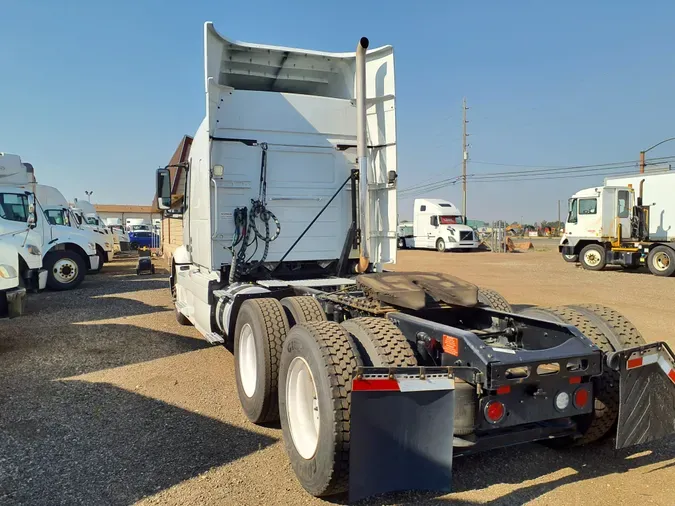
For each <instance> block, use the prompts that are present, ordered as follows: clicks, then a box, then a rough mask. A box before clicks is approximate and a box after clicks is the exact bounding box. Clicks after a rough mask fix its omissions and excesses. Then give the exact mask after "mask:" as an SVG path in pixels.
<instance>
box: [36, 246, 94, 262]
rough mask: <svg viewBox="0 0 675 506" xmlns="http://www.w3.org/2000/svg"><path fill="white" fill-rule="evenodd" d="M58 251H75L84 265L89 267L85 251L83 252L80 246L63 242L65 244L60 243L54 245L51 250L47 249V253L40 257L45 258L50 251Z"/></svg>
mask: <svg viewBox="0 0 675 506" xmlns="http://www.w3.org/2000/svg"><path fill="white" fill-rule="evenodd" d="M59 250H68V251H76V252H77V253H79V255H80V256H81V257H82V260H84V261H85V263H86V265H89V255H88V254H87V252H86V250H84V248H82V246H80V245H79V244H76V243H73V242H65V243H63V242H62V243H58V244H55V245H54V246H53V247H52V248H50V249H49V251H47V252H46V253H45V254H44V255H43V256H42V258H44V257H46V256H47V255H48V254H49V253H51V252H52V251H59Z"/></svg>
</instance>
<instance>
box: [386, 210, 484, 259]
mask: <svg viewBox="0 0 675 506" xmlns="http://www.w3.org/2000/svg"><path fill="white" fill-rule="evenodd" d="M400 232H401V227H400V228H399V237H398V247H399V248H400V249H403V248H418V249H435V250H437V251H440V252H443V251H460V250H465V251H466V250H469V251H470V250H475V249H478V247H479V246H480V239H479V238H478V234H476V232H475V231H474V229H473V228H471V227H470V226H468V225H467V224H466V220H465V217H464V216H462V213H461V211H460V210H459V209H458V208H457V207H456V206H455V205H454V204H452V203H451V202H448V201H447V200H442V199H415V201H414V203H413V223H412V230H411V229H410V227H408V229H407V233H406V234H401V233H400Z"/></svg>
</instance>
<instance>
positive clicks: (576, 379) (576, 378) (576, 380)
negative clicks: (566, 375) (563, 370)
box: [570, 376, 581, 385]
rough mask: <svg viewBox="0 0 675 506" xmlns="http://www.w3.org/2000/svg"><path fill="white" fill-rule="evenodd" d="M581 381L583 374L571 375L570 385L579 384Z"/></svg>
mask: <svg viewBox="0 0 675 506" xmlns="http://www.w3.org/2000/svg"><path fill="white" fill-rule="evenodd" d="M579 383H581V376H570V385H578V384H579Z"/></svg>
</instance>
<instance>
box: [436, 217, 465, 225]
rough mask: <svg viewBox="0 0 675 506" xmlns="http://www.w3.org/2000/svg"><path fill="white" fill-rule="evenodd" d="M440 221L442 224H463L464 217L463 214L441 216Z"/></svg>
mask: <svg viewBox="0 0 675 506" xmlns="http://www.w3.org/2000/svg"><path fill="white" fill-rule="evenodd" d="M438 222H439V223H440V224H441V225H462V224H464V217H462V216H439V217H438Z"/></svg>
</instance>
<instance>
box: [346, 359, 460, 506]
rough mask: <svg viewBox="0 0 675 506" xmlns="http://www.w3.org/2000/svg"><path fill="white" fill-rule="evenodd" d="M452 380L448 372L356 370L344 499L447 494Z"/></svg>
mask: <svg viewBox="0 0 675 506" xmlns="http://www.w3.org/2000/svg"><path fill="white" fill-rule="evenodd" d="M454 389H455V382H454V378H453V376H452V374H451V373H450V369H449V368H426V369H425V368H410V367H408V368H397V369H387V368H374V367H363V368H360V369H359V370H358V371H357V375H356V377H355V378H354V380H353V383H352V394H351V437H350V445H349V446H350V458H349V476H350V479H349V501H350V502H354V501H359V500H361V499H364V498H366V497H369V496H372V495H376V494H382V493H385V492H395V491H403V490H425V491H438V492H449V491H450V489H451V478H452V443H453V432H454V427H453V425H454V424H453V420H454V413H453V410H454V399H455V397H454Z"/></svg>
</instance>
